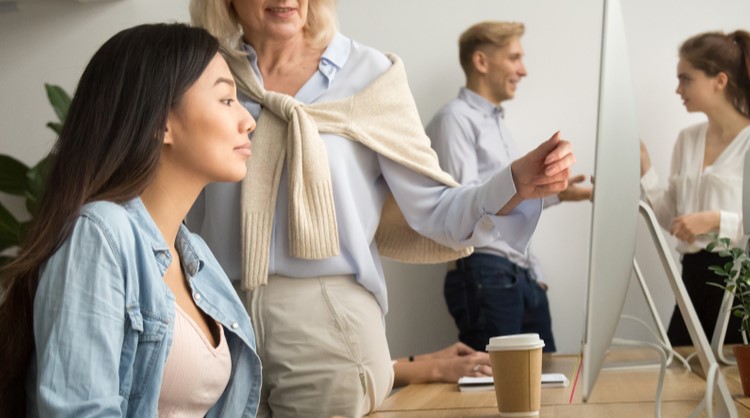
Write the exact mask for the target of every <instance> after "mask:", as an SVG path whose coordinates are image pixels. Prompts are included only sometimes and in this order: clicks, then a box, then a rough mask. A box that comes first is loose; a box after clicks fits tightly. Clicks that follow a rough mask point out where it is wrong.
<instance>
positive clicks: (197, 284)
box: [26, 198, 261, 418]
mask: <svg viewBox="0 0 750 418" xmlns="http://www.w3.org/2000/svg"><path fill="white" fill-rule="evenodd" d="M168 248H169V247H168V246H167V244H166V242H164V239H163V238H162V235H161V233H160V232H159V230H158V229H157V227H156V224H155V223H154V221H153V220H152V219H151V216H150V215H149V213H148V211H147V210H146V208H145V207H144V206H143V203H142V202H141V200H140V199H139V198H136V199H134V200H131V201H130V202H127V203H125V204H116V203H111V202H103V201H100V202H94V203H90V204H87V205H86V206H84V208H83V209H82V211H81V214H80V216H79V217H78V219H77V221H76V224H75V227H74V229H73V232H72V235H71V236H70V238H68V240H67V241H65V242H64V243H63V244H62V246H61V247H60V248H59V249H58V250H57V251H56V252H55V253H54V255H53V256H52V257H50V259H49V260H48V261H47V262H46V263H45V264H44V265H43V266H42V268H41V270H40V279H39V288H38V290H37V293H36V298H35V300H34V341H35V344H36V351H35V353H34V355H33V358H32V362H31V366H30V369H29V373H28V376H27V388H26V390H27V394H28V404H27V410H28V416H31V417H37V416H41V417H52V416H54V417H139V418H140V417H156V416H157V405H158V402H159V393H160V390H161V383H162V375H163V372H164V365H165V363H166V359H167V354H168V353H169V349H170V347H171V344H172V340H173V336H174V319H175V318H174V316H175V306H174V304H175V297H174V294H173V293H172V292H171V291H170V290H169V288H168V287H167V285H166V283H165V282H164V280H163V276H164V273H165V272H166V270H167V267H168V266H169V264H170V262H171V256H170V254H169V250H168ZM176 248H177V251H178V252H179V254H180V258H181V259H182V267H183V271H184V272H185V275H186V277H187V279H188V282H189V284H190V287H191V289H192V295H193V300H194V301H195V303H196V305H198V307H199V308H200V309H201V310H202V311H203V312H205V313H206V314H207V315H208V316H210V317H211V318H213V319H214V320H216V321H217V322H219V323H220V324H221V325H222V326H223V327H224V330H225V335H226V339H227V343H228V345H229V351H230V353H231V357H232V372H231V377H230V379H229V383H228V384H227V387H226V389H225V390H224V393H223V394H222V396H221V398H219V400H218V402H217V403H216V405H214V406H213V407H212V408H211V409H210V410H209V412H208V414H207V415H206V416H207V417H209V418H212V417H228V418H235V417H254V416H255V413H256V411H257V407H258V399H259V394H260V385H261V367H260V360H259V358H258V356H257V354H256V352H255V338H254V335H253V328H252V324H251V322H250V318H249V317H248V315H247V312H246V311H245V309H244V307H243V305H242V303H241V302H240V300H239V297H238V296H237V294H236V292H235V291H234V289H233V287H232V285H231V283H230V281H229V279H228V278H227V277H226V275H225V274H224V272H223V270H222V269H221V267H220V266H219V263H218V262H217V261H216V259H215V258H214V256H213V255H212V254H211V252H210V251H209V249H208V247H207V246H206V244H205V243H204V242H203V240H202V239H200V238H199V237H198V236H197V235H193V234H191V233H190V232H189V231H188V230H187V228H185V226H181V228H180V231H179V233H178V235H177V242H176Z"/></svg>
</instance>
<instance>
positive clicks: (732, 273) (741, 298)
mask: <svg viewBox="0 0 750 418" xmlns="http://www.w3.org/2000/svg"><path fill="white" fill-rule="evenodd" d="M717 249H718V250H719V251H718V253H719V255H721V256H722V257H729V259H730V261H728V262H727V263H725V264H724V265H723V266H711V267H709V269H710V270H711V271H713V272H714V273H715V274H717V275H719V276H721V277H723V278H724V285H723V286H722V285H718V284H715V283H710V284H713V285H715V286H719V287H721V288H723V289H724V290H726V291H728V292H733V293H734V297H735V299H736V301H737V304H736V305H734V306H732V315H734V316H736V317H739V318H740V328H741V333H742V340H743V341H744V344H741V345H735V346H734V347H732V351H733V353H734V357H735V358H736V359H737V369H738V372H739V375H740V381H741V382H742V391H743V392H744V394H745V396H750V345H748V343H747V336H748V333H749V332H750V256H748V254H747V251H745V249H744V248H740V247H733V246H732V245H731V240H730V239H729V238H715V239H714V240H713V241H712V242H711V243H710V244H709V245H708V246H706V250H708V251H714V250H717Z"/></svg>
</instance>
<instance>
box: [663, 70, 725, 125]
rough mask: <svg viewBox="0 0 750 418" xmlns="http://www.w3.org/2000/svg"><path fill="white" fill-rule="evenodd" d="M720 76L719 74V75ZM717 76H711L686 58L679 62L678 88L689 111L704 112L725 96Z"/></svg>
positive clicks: (678, 92) (677, 91) (677, 90)
mask: <svg viewBox="0 0 750 418" xmlns="http://www.w3.org/2000/svg"><path fill="white" fill-rule="evenodd" d="M717 77H718V76H717ZM717 77H710V76H708V75H707V74H706V73H705V72H703V71H702V70H699V69H697V68H695V67H693V65H692V64H691V63H690V61H688V60H686V59H685V58H682V57H680V61H679V62H678V63H677V80H678V82H677V89H676V90H675V92H676V93H677V94H679V95H680V97H681V98H682V104H683V105H685V109H687V111H688V112H704V111H706V109H708V108H709V107H710V106H712V105H714V104H715V103H716V100H721V99H722V98H723V94H724V92H723V89H721V88H720V86H719V83H718V81H717Z"/></svg>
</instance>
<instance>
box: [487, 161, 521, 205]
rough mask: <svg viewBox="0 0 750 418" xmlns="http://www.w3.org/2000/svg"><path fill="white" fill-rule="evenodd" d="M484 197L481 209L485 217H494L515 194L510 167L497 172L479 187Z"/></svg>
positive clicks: (514, 184)
mask: <svg viewBox="0 0 750 418" xmlns="http://www.w3.org/2000/svg"><path fill="white" fill-rule="evenodd" d="M480 187H481V188H482V189H484V190H482V192H481V194H480V195H482V196H484V201H483V202H482V204H481V208H482V210H483V211H484V213H485V214H486V215H495V214H496V213H497V212H499V211H500V209H502V208H503V206H505V205H506V204H507V203H508V202H509V201H510V199H512V198H513V196H515V194H516V183H515V182H514V181H513V173H512V172H511V169H510V165H508V166H507V167H505V168H504V169H502V170H500V171H499V172H497V173H496V174H495V175H494V176H492V177H490V179H489V180H488V181H487V182H486V183H485V184H483V185H482V186H480Z"/></svg>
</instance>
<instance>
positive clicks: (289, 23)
mask: <svg viewBox="0 0 750 418" xmlns="http://www.w3.org/2000/svg"><path fill="white" fill-rule="evenodd" d="M231 6H232V7H234V10H235V12H237V16H238V17H239V19H240V23H241V25H242V29H243V31H244V33H245V41H247V42H249V43H253V42H254V41H258V40H261V39H269V40H278V41H281V40H287V39H291V38H293V37H296V36H302V35H303V28H304V27H305V24H306V23H307V6H308V0H234V1H232V3H231Z"/></svg>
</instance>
